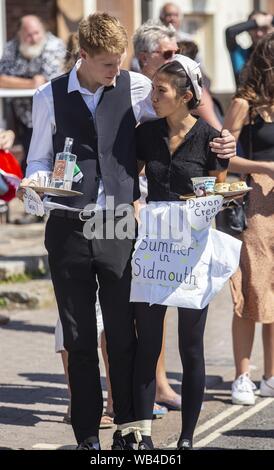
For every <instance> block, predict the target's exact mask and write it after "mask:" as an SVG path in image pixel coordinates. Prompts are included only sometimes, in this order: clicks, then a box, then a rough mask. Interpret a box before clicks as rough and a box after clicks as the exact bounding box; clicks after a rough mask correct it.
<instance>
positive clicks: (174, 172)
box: [133, 55, 228, 450]
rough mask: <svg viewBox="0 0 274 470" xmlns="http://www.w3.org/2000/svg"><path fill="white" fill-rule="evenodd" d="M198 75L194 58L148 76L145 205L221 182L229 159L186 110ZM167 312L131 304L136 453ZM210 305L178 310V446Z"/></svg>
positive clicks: (189, 433) (193, 411)
mask: <svg viewBox="0 0 274 470" xmlns="http://www.w3.org/2000/svg"><path fill="white" fill-rule="evenodd" d="M201 92H202V87H201V72H200V69H199V67H198V64H197V63H196V62H194V61H193V60H191V59H189V58H187V57H185V56H181V55H176V56H175V58H174V60H173V61H172V62H170V63H168V64H165V65H163V66H162V67H160V68H159V69H158V71H157V72H156V74H155V75H154V78H153V91H152V103H153V107H154V109H155V111H156V113H157V116H158V117H159V119H157V120H156V121H152V122H147V123H145V124H143V125H141V126H139V127H138V128H137V130H136V131H137V158H138V160H140V168H141V169H142V168H143V166H144V165H145V172H146V176H147V180H148V198H147V200H148V202H150V201H153V202H155V201H179V200H180V199H179V196H180V195H183V194H187V193H191V192H193V186H192V182H191V178H192V177H195V176H205V175H211V176H216V177H217V181H220V182H221V181H224V180H225V177H226V169H227V164H228V160H223V159H219V158H217V157H216V154H214V153H213V152H212V151H211V141H212V139H213V138H216V137H217V136H219V132H218V131H216V130H215V129H213V128H212V127H211V126H210V125H209V124H207V123H206V122H205V121H204V120H203V119H201V118H199V119H196V118H194V117H193V116H192V115H191V114H190V112H191V110H193V109H194V108H196V107H197V106H198V105H199V102H200V98H201ZM166 310H167V307H166V306H163V305H152V306H149V304H148V303H141V302H140V303H136V304H135V311H136V328H137V336H138V347H137V354H136V362H135V374H134V385H133V390H134V406H135V413H136V420H137V421H138V425H139V426H140V429H141V434H142V442H141V444H140V445H139V448H140V449H150V448H153V443H152V440H151V418H152V409H153V400H154V396H155V370H156V365H157V360H158V356H159V354H160V351H161V342H162V333H163V324H164V318H165V313H166ZM207 310H208V306H207V307H205V308H204V309H202V310H194V309H185V308H178V312H179V350H180V356H181V360H182V364H183V374H184V377H183V382H182V431H181V434H180V438H179V441H178V449H180V450H182V449H190V448H191V447H192V438H193V433H194V428H195V425H196V422H197V420H198V417H199V413H200V409H201V404H202V399H203V393H204V387H205V365H204V353H203V334H204V328H205V323H206V316H207Z"/></svg>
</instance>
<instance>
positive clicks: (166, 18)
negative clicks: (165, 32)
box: [159, 2, 193, 41]
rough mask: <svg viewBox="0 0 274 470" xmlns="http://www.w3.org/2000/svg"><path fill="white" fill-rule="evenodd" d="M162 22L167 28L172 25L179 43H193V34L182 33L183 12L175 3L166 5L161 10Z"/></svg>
mask: <svg viewBox="0 0 274 470" xmlns="http://www.w3.org/2000/svg"><path fill="white" fill-rule="evenodd" d="M159 16H160V20H161V22H162V23H163V24H164V25H165V26H169V25H172V26H173V28H174V29H175V31H176V38H177V41H192V40H193V37H192V36H191V34H188V33H185V32H184V31H182V20H183V12H182V10H181V9H180V8H179V7H178V5H176V4H175V3H172V2H168V3H165V4H164V5H163V6H162V8H161V10H160V15H159Z"/></svg>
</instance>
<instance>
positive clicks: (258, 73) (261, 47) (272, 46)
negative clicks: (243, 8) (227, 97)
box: [235, 33, 274, 110]
mask: <svg viewBox="0 0 274 470" xmlns="http://www.w3.org/2000/svg"><path fill="white" fill-rule="evenodd" d="M235 97H236V98H244V99H245V100H247V101H248V103H249V106H250V107H251V108H253V109H254V110H255V108H258V107H260V106H266V105H271V104H274V33H270V34H267V35H266V36H264V37H263V38H262V39H260V41H258V43H257V45H256V47H255V49H254V51H253V53H252V54H251V56H250V59H249V61H248V63H247V65H246V67H245V68H244V70H243V72H242V74H241V76H240V85H239V87H238V90H237V92H236V95H235Z"/></svg>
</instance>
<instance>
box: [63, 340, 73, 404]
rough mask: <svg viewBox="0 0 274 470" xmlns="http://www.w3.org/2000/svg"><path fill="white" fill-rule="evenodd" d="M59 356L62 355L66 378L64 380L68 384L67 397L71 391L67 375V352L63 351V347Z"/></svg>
mask: <svg viewBox="0 0 274 470" xmlns="http://www.w3.org/2000/svg"><path fill="white" fill-rule="evenodd" d="M61 356H62V362H63V367H64V373H65V378H66V382H67V385H68V392H69V398H71V391H70V386H69V375H68V352H67V351H65V349H63V351H61Z"/></svg>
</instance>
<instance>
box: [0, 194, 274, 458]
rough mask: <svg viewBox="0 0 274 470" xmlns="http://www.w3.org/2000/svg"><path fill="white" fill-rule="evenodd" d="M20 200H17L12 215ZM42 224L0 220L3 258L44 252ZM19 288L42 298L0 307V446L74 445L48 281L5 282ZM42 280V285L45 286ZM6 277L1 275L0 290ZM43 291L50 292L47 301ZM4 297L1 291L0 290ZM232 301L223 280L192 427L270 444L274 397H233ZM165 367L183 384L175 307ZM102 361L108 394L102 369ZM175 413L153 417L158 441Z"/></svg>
mask: <svg viewBox="0 0 274 470" xmlns="http://www.w3.org/2000/svg"><path fill="white" fill-rule="evenodd" d="M20 211H21V212H22V207H20V203H18V201H17V202H16V203H14V207H13V209H12V216H14V214H16V215H17V216H18V214H20ZM43 231H44V224H34V225H30V226H26V227H18V226H16V225H13V224H9V225H3V224H2V225H0V234H1V237H0V255H1V261H2V262H6V261H9V260H10V258H13V257H18V261H20V257H21V256H22V257H24V258H26V257H27V258H29V259H30V258H32V257H34V258H36V257H37V256H38V257H42V256H45V255H46V253H45V250H44V247H43ZM7 286H9V288H10V289H11V288H12V289H14V291H16V290H18V291H20V292H22V291H23V292H24V291H25V292H28V293H33V292H34V291H35V295H36V296H37V297H38V299H39V304H38V305H36V306H32V308H28V306H27V305H23V306H22V304H17V305H16V304H14V305H12V304H9V306H6V307H5V308H2V309H0V313H2V314H8V315H9V316H10V322H9V323H8V324H6V325H4V326H1V327H0V344H1V369H0V449H28V450H31V449H49V450H53V449H73V448H74V447H75V439H74V436H73V432H72V429H71V426H70V425H67V424H65V423H63V421H62V420H63V416H64V413H65V412H66V409H67V405H68V393H67V386H66V384H65V380H64V376H63V369H62V364H61V357H60V355H58V354H56V353H55V350H54V327H55V323H56V319H57V308H56V304H55V300H54V296H53V292H52V287H51V281H50V279H49V278H48V276H47V275H46V276H45V277H44V278H43V279H35V280H27V281H26V282H20V283H18V282H15V283H14V282H13V283H12V284H10V285H9V284H6V283H5V284H4V287H5V289H7ZM42 286H43V287H42ZM1 289H3V284H1V283H0V293H1ZM44 297H46V298H47V302H46V304H45V303H44V300H43V299H44ZM0 299H1V294H0ZM231 318H232V303H231V297H230V292H229V286H228V285H226V286H225V288H224V289H223V290H222V291H221V293H220V294H219V295H218V296H217V297H216V298H215V299H214V300H213V302H212V303H211V305H210V310H209V314H208V321H207V327H206V333H205V356H206V375H207V380H206V391H205V397H204V404H203V410H202V411H201V415H200V418H199V422H198V425H197V428H196V434H195V446H196V447H197V448H202V449H212V450H214V449H256V450H259V449H271V450H274V431H273V428H274V426H273V416H274V399H273V398H261V397H259V396H258V398H257V400H256V404H255V406H253V407H241V406H235V405H232V404H231V398H230V388H231V381H232V380H233V378H234V365H233V355H232V344H231ZM260 330H261V326H260V325H258V326H257V329H256V337H255V344H254V348H253V352H252V379H253V380H255V382H257V384H259V381H260V378H261V375H262V365H263V351H262V343H261V332H260ZM166 343H167V345H166V370H167V375H168V378H169V381H170V383H171V385H172V387H173V388H174V389H175V390H176V391H178V392H179V391H180V383H181V377H182V369H181V364H180V359H179V353H178V342H177V313H176V310H175V309H169V311H168V315H167V339H166ZM99 356H100V366H101V376H102V387H103V390H104V396H105V393H106V392H105V388H106V386H105V385H106V384H105V372H104V369H103V365H102V358H101V353H100V350H99ZM180 420H181V417H180V413H179V412H169V413H168V414H167V415H166V416H165V417H164V418H163V419H157V420H155V421H154V422H153V438H154V442H155V445H156V446H157V447H158V448H164V449H169V450H170V449H172V448H174V446H175V443H176V440H177V438H178V433H179V429H180ZM112 434H113V429H104V430H101V431H100V439H101V445H102V448H104V449H109V448H110V445H111V438H112Z"/></svg>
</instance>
